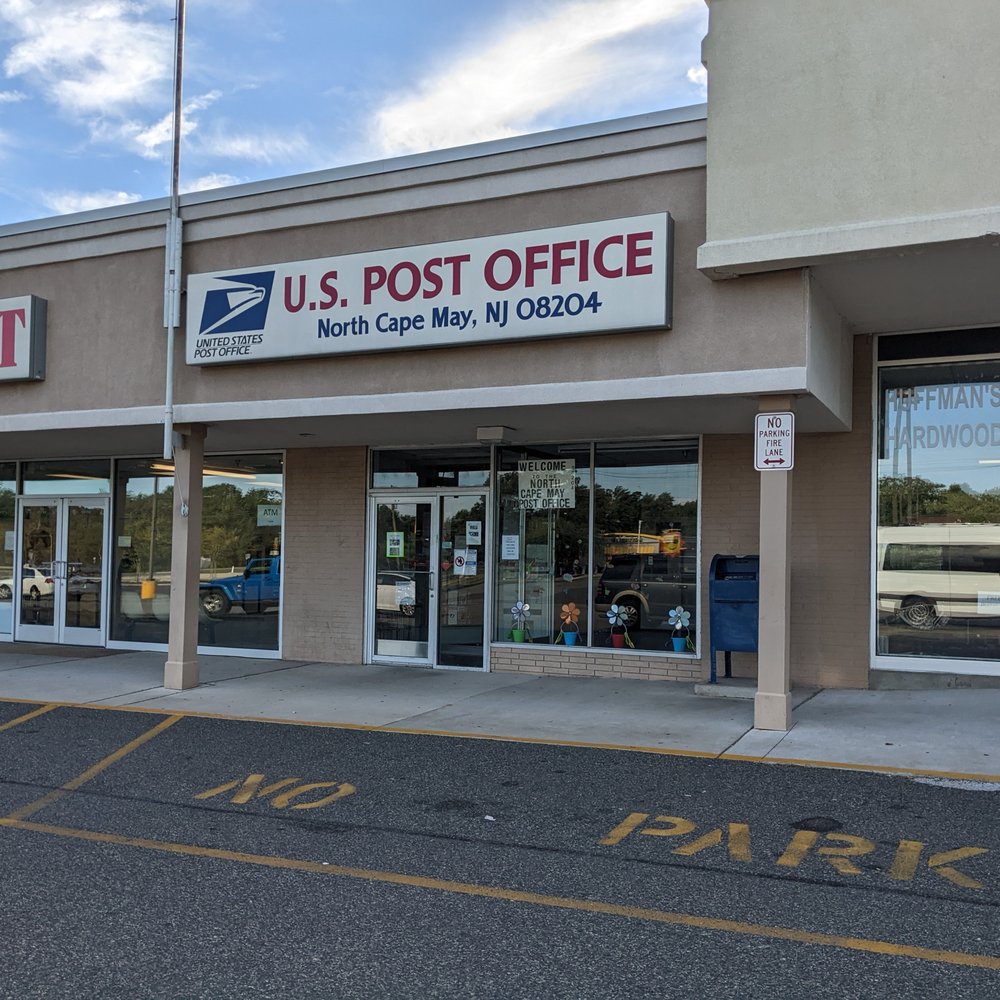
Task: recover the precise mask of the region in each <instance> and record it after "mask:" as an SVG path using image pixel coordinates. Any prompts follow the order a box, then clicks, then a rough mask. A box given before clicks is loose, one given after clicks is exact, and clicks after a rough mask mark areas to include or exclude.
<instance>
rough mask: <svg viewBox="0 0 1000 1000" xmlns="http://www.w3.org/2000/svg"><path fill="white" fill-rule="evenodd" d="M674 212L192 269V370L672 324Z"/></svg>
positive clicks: (189, 290) (189, 344)
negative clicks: (195, 271)
mask: <svg viewBox="0 0 1000 1000" xmlns="http://www.w3.org/2000/svg"><path fill="white" fill-rule="evenodd" d="M671 227H672V223H671V219H670V216H669V215H668V214H667V213H665V212H664V213H659V214H655V215H640V216H635V217H632V218H627V219H611V220H608V221H606V222H588V223H584V224H582V225H576V226H562V227H559V228H556V229H537V230H534V231H532V232H526V233H510V234H504V235H500V236H483V237H479V238H477V239H469V240H456V241H453V242H449V243H432V244H428V245H426V246H417V247H403V248H397V249H392V250H374V251H371V252H368V253H357V254H349V255H346V256H343V257H324V258H321V259H319V260H306V261H293V262H291V263H285V264H259V265H257V264H247V265H246V266H244V267H239V268H233V269H231V270H227V271H213V272H210V273H207V274H192V275H190V276H189V277H188V284H187V302H188V309H187V332H186V340H187V363H188V364H189V365H218V364H232V363H234V362H244V361H261V360H265V359H271V358H298V357H336V356H337V355H340V354H357V353H360V352H365V353H368V352H372V351H389V350H403V349H407V348H415V347H449V346H461V345H478V344H484V343H489V342H495V341H511V340H524V339H529V338H536V337H561V336H566V335H567V334H586V333H607V332H611V331H623V330H648V329H663V328H667V327H669V326H670V322H671V311H670V310H671V303H670V286H671V282H670V274H671V269H672V268H671V248H670V243H671Z"/></svg>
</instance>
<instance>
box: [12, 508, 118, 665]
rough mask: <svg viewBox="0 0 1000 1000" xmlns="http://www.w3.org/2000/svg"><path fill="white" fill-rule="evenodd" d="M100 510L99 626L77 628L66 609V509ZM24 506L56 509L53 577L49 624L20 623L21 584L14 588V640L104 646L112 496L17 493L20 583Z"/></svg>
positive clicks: (17, 576)
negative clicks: (101, 521) (101, 526)
mask: <svg viewBox="0 0 1000 1000" xmlns="http://www.w3.org/2000/svg"><path fill="white" fill-rule="evenodd" d="M74 506H75V507H85V508H90V509H95V508H96V509H100V510H102V511H103V513H104V524H103V531H102V538H101V567H102V572H101V590H100V594H99V595H98V609H99V612H100V622H101V624H100V627H99V628H96V629H93V628H79V627H74V626H71V625H68V624H67V622H66V612H67V608H68V592H69V590H68V576H69V573H68V560H67V558H66V556H67V546H68V541H69V510H70V508H71V507H74ZM26 507H55V508H56V525H55V530H56V537H55V540H54V542H53V550H52V553H53V556H54V557H55V558H54V559H53V563H52V570H53V572H52V574H51V576H52V579H53V581H54V583H53V607H52V624H51V625H28V624H23V623H22V622H21V603H22V600H23V597H24V595H23V593H22V588H21V587H20V585H18V586H16V587H15V589H14V595H13V596H14V605H13V621H12V623H11V624H12V626H13V639H14V641H15V642H46V643H52V644H54V645H72V646H98V647H103V646H105V645H107V637H108V594H109V584H110V581H109V578H108V567H109V566H110V561H109V552H110V538H111V498H110V497H108V496H106V495H99V494H98V495H86V494H79V495H77V494H68V495H66V494H60V495H55V496H19V497H18V498H17V505H16V508H15V510H16V513H15V540H14V553H15V557H16V558H15V560H14V573H15V581H16V582H18V584H19V583H20V575H21V567H22V566H23V564H24V562H23V553H24V540H23V534H24V517H23V511H24V509H25V508H26Z"/></svg>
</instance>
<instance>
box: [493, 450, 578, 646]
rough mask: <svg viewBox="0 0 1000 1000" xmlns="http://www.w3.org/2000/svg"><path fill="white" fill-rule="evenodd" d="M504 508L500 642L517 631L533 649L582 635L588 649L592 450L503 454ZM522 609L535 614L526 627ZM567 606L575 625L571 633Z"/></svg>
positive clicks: (497, 615)
mask: <svg viewBox="0 0 1000 1000" xmlns="http://www.w3.org/2000/svg"><path fill="white" fill-rule="evenodd" d="M497 503H498V516H497V524H498V527H497V532H496V535H497V540H498V550H497V586H496V591H495V599H496V606H495V610H494V615H493V620H494V623H495V625H494V637H495V638H496V639H497V640H499V641H500V642H507V641H510V640H511V639H512V638H514V635H513V633H514V631H515V629H517V631H518V632H523V631H526V632H527V637H529V638H530V639H531V641H532V642H554V641H556V640H557V639H558V640H559V641H560V642H564V641H565V635H564V634H563V635H562V636H560V633H561V632H562V633H565V632H566V631H574V632H578V634H579V638H578V640H577V641H579V642H580V643H586V641H587V634H588V627H589V621H588V615H587V608H588V595H587V581H588V572H589V563H590V543H589V532H588V524H589V521H590V447H589V445H571V446H550V447H544V446H543V447H530V448H505V449H503V450H502V451H501V452H500V458H499V463H498V472H497ZM519 603H520V604H522V605H523V604H527V605H528V606H529V611H528V614H527V615H526V616H522V617H523V619H524V620H523V621H521V622H518V621H516V620H515V618H516V616H515V615H513V614H512V612H511V609H512V608H513V607H515V605H518V604H519ZM570 605H572V608H570ZM564 606H566V607H567V608H568V609H569V610H568V611H567V612H566V613H568V614H569V615H570V618H571V619H572V624H570V625H568V627H567V628H563V626H564V624H567V623H565V622H564V620H563V617H562V616H563V613H564V612H563V607H564ZM574 611H576V612H578V614H576V615H574V614H573V612H574ZM519 625H524V626H526V628H525V629H522V628H519V627H518V626H519ZM518 638H520V636H518ZM571 641H572V640H571Z"/></svg>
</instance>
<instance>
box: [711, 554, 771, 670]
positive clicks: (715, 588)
mask: <svg viewBox="0 0 1000 1000" xmlns="http://www.w3.org/2000/svg"><path fill="white" fill-rule="evenodd" d="M709 572H710V576H709V581H708V601H709V622H710V623H711V624H710V635H711V651H712V671H711V683H713V684H714V683H715V681H716V673H715V654H716V652H718V651H722V652H725V654H726V677H732V675H733V664H732V656H731V653H732V652H734V651H735V652H738V653H756V652H757V619H758V616H759V612H760V556H723V555H717V556H713V557H712V568H711V570H710V571H709Z"/></svg>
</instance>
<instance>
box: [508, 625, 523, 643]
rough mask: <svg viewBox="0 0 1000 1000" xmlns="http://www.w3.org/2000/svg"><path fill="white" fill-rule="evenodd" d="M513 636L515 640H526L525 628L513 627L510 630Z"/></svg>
mask: <svg viewBox="0 0 1000 1000" xmlns="http://www.w3.org/2000/svg"><path fill="white" fill-rule="evenodd" d="M510 634H511V638H513V640H514V642H524V629H523V628H512V629H511V630H510Z"/></svg>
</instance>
